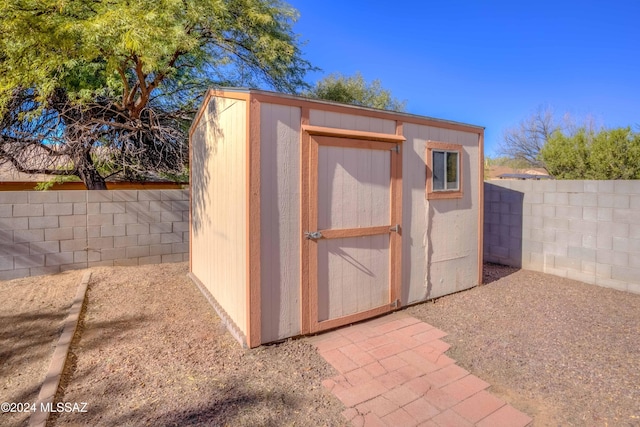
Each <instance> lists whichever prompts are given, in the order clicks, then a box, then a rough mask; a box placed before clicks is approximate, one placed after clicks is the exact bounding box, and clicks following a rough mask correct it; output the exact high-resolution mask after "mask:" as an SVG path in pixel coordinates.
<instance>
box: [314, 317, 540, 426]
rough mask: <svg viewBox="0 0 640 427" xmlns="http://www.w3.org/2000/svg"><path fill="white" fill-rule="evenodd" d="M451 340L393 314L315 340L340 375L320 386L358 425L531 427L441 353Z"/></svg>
mask: <svg viewBox="0 0 640 427" xmlns="http://www.w3.org/2000/svg"><path fill="white" fill-rule="evenodd" d="M445 335H446V333H444V332H442V331H441V330H439V329H436V328H434V327H433V326H431V325H428V324H426V323H423V322H420V321H419V320H417V319H415V318H413V317H411V316H409V315H407V314H405V313H401V312H398V313H394V314H391V315H388V316H384V317H381V318H378V319H374V320H371V321H368V322H364V323H361V324H358V325H355V326H349V327H345V328H342V329H339V330H336V331H333V332H329V333H326V334H322V335H318V336H315V337H312V338H310V342H311V343H312V344H313V345H315V346H316V348H317V349H318V352H319V353H320V355H322V357H324V358H325V359H326V360H327V362H329V363H330V364H331V365H333V367H334V368H335V369H336V370H337V371H338V372H339V373H340V374H339V375H336V376H335V377H333V378H330V379H327V380H325V381H324V382H323V384H324V386H325V387H327V388H329V389H330V390H331V391H332V392H333V393H334V394H335V395H336V396H337V397H338V399H340V400H341V401H342V403H344V405H345V406H346V408H347V409H345V411H344V412H343V415H344V416H345V417H346V418H347V420H349V421H351V423H352V424H353V425H354V426H367V427H368V426H396V427H398V426H434V427H435V426H456V427H457V426H474V425H475V426H488V427H499V426H509V427H524V426H527V425H529V424H531V422H532V421H533V420H532V419H531V418H530V417H529V416H527V415H525V414H523V413H522V412H520V411H518V410H516V409H514V408H513V407H512V406H510V405H507V404H506V402H504V401H503V400H501V399H498V398H497V397H495V396H493V395H491V394H490V393H488V392H487V391H486V390H485V389H486V388H487V387H489V384H488V383H486V382H484V381H482V380H481V379H480V378H478V377H476V376H474V375H471V374H469V372H467V371H466V370H464V369H462V368H461V367H460V366H458V365H456V363H455V360H453V359H451V358H449V357H447V356H446V355H445V354H444V352H445V351H447V350H448V349H449V344H447V343H445V342H444V341H441V340H440V338H442V337H444V336H445Z"/></svg>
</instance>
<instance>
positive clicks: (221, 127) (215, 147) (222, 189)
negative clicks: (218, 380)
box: [191, 98, 247, 333]
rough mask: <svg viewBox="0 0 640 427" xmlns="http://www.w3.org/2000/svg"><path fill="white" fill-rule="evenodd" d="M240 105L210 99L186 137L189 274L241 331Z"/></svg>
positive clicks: (243, 205) (243, 179)
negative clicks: (189, 186)
mask: <svg viewBox="0 0 640 427" xmlns="http://www.w3.org/2000/svg"><path fill="white" fill-rule="evenodd" d="M246 134H247V117H246V102H245V101H239V100H233V99H223V98H212V99H211V101H210V103H209V105H208V107H207V108H206V110H205V111H204V114H203V116H202V118H201V120H200V122H199V125H198V127H197V129H196V130H195V131H194V135H193V138H192V141H193V144H192V145H193V146H192V150H193V152H192V154H193V157H192V162H191V169H192V209H193V222H192V233H193V234H192V236H193V237H192V239H193V240H192V254H191V256H192V271H193V274H194V275H195V276H196V277H197V278H198V279H199V280H200V281H201V282H202V283H203V284H204V285H205V286H206V287H207V289H208V290H209V292H210V293H211V294H212V295H213V296H214V298H215V299H216V300H217V301H218V303H219V304H220V305H221V306H222V307H223V309H224V310H225V311H226V312H227V314H228V315H229V317H230V318H231V319H232V320H233V321H234V323H235V324H236V325H237V326H238V328H240V330H241V331H242V332H243V333H246V331H247V324H246V317H247V316H246V315H247V312H246V309H247V307H246V302H247V294H246V291H247V259H246V258H247V235H246V227H247V226H246V224H247V168H246V162H247V160H246V159H247V153H246V146H247V144H246Z"/></svg>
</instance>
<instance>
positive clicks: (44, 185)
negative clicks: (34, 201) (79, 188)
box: [33, 175, 79, 191]
mask: <svg viewBox="0 0 640 427" xmlns="http://www.w3.org/2000/svg"><path fill="white" fill-rule="evenodd" d="M74 181H75V182H77V181H79V180H78V178H77V177H75V176H70V175H59V176H54V177H53V178H51V179H50V180H48V181H44V182H39V183H37V184H36V186H35V187H33V189H34V190H36V191H48V190H51V188H52V187H53V186H54V185H55V184H62V183H65V182H74Z"/></svg>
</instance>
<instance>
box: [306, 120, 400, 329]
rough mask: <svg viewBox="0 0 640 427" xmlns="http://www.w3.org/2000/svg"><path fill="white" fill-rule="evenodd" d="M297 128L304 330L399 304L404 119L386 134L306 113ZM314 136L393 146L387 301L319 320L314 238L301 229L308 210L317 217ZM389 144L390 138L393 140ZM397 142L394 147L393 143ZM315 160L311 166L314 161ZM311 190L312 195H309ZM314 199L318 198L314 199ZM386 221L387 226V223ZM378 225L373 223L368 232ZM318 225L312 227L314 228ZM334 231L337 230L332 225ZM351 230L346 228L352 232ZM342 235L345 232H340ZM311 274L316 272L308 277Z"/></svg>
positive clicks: (375, 313)
mask: <svg viewBox="0 0 640 427" xmlns="http://www.w3.org/2000/svg"><path fill="white" fill-rule="evenodd" d="M302 122H303V123H302V133H301V143H302V148H301V150H300V152H301V165H302V168H301V195H300V198H301V233H300V235H301V240H302V244H301V261H302V262H301V304H302V307H301V315H302V319H301V325H302V333H303V334H307V333H310V332H320V331H323V330H327V329H332V328H335V327H338V326H342V325H346V324H350V323H354V322H358V321H360V320H364V319H368V318H371V317H375V316H378V315H381V314H384V313H387V312H389V311H392V310H394V309H397V308H399V307H400V306H401V304H402V303H401V298H400V297H401V288H402V264H401V262H402V226H401V223H402V146H403V144H402V143H403V142H404V141H405V137H404V136H403V135H402V123H400V122H396V134H384V133H376V132H364V131H354V130H348V129H336V128H327V127H320V126H309V125H308V116H306V117H305V115H304V114H303V117H302ZM313 136H329V137H336V138H341V139H343V140H342V141H341V142H340V143H336V144H323V145H334V146H341V147H352V148H361V149H367V148H369V149H389V150H390V152H391V174H390V175H391V176H390V184H389V185H390V188H389V190H390V193H389V203H390V210H389V217H390V218H389V224H390V225H392V226H393V225H396V224H397V225H398V231H397V232H392V233H390V238H389V304H385V305H383V306H379V307H376V308H373V309H370V310H366V311H363V312H359V313H354V314H350V315H347V316H342V317H339V318H335V319H329V320H325V321H322V322H319V321H318V282H317V272H318V265H317V263H318V253H317V250H318V249H317V244H316V243H315V242H311V241H310V240H308V239H306V238H305V235H304V233H305V232H307V231H309V225H310V222H311V218H312V215H314V218H315V222H316V223H317V215H318V212H317V209H313V208H314V206H312V203H311V201H312V199H313V197H315V198H316V200H317V197H318V179H317V175H313V176H312V174H313V171H314V169H315V170H316V173H317V166H318V147H319V144H318V143H317V142H316V141H314V140H313ZM391 144H394V145H393V146H392V145H391ZM395 147H398V148H397V150H396V149H392V148H395ZM312 165H315V168H314V167H312ZM312 196H313V197H312ZM316 204H317V203H316ZM385 227H386V226H385ZM379 228H382V227H371V230H369V232H378V231H380V230H376V229H379ZM366 230H367V229H363V231H362V234H359V233H356V234H358V235H367V234H368V232H367V231H366ZM312 231H316V230H312ZM332 233H333V234H334V236H332V237H338V236H339V235H340V231H332ZM351 234H353V233H349V235H351ZM344 237H346V236H344ZM312 276H314V277H312Z"/></svg>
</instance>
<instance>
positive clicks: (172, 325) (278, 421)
mask: <svg viewBox="0 0 640 427" xmlns="http://www.w3.org/2000/svg"><path fill="white" fill-rule="evenodd" d="M92 271H93V276H92V278H91V282H90V286H89V291H88V295H87V305H86V309H85V311H84V312H83V314H82V322H81V325H80V327H79V331H78V334H77V336H76V339H75V340H74V343H73V345H72V354H71V357H70V361H71V363H70V364H69V366H68V369H67V371H66V372H65V375H64V378H63V384H62V390H63V393H62V394H61V395H60V396H59V400H60V401H63V402H87V412H86V413H72V414H68V413H65V414H59V415H58V416H54V417H53V418H52V419H51V420H50V423H49V425H55V426H68V425H123V426H127V425H131V426H133V425H136V426H137V425H164V426H171V425H175V426H183V425H233V426H235V425H249V426H251V425H260V426H263V425H266V426H270V425H272V426H281V425H304V426H307V425H317V426H322V425H326V426H340V425H345V420H344V419H343V418H342V416H341V414H340V413H341V411H342V410H343V409H344V408H343V407H342V404H341V403H340V401H338V400H337V399H336V398H334V397H333V396H332V395H331V394H330V393H328V392H327V391H326V390H325V389H324V388H323V387H322V386H321V381H322V380H323V379H325V378H328V377H330V376H333V375H335V372H334V371H333V369H332V368H331V367H330V366H329V365H328V364H327V363H325V362H324V360H322V359H321V358H320V357H319V356H318V355H317V353H316V352H315V350H314V348H313V347H312V346H311V345H310V344H308V343H307V341H306V340H304V339H300V340H289V341H287V342H285V343H282V344H278V345H271V346H263V347H260V348H258V349H254V350H242V349H241V348H240V346H239V345H238V343H237V342H236V341H235V340H233V338H231V336H230V335H229V334H228V333H227V332H226V330H225V329H224V328H223V327H222V326H221V323H220V321H219V319H218V318H217V316H216V314H215V312H214V311H213V309H212V308H211V307H210V306H209V305H208V303H207V302H206V300H205V299H204V298H203V297H202V295H201V294H200V293H199V291H198V290H197V288H196V287H195V286H194V285H193V284H192V283H191V282H190V281H189V279H188V278H187V277H186V273H187V265H186V263H179V264H164V265H153V266H140V267H104V268H94V269H92ZM81 276H82V272H81V271H80V272H73V273H65V274H64V275H54V276H43V277H34V278H29V279H19V280H13V281H5V282H1V281H0V291H1V292H2V294H3V296H5V295H8V298H4V299H3V304H2V306H1V307H0V316H2V318H1V319H0V320H1V322H0V340H1V341H0V343H1V344H2V347H0V362H2V363H1V364H0V373H1V376H0V387H1V388H0V392H1V396H2V400H3V401H4V400H8V401H19V400H26V401H35V397H36V395H37V392H38V389H37V387H38V386H39V382H40V381H42V377H43V376H44V371H45V370H46V367H47V366H48V359H49V358H50V356H51V353H52V351H53V348H52V344H53V342H54V341H55V339H57V335H58V334H59V332H60V323H61V321H62V320H63V318H64V316H65V315H66V312H67V310H68V308H69V306H70V304H71V299H72V297H73V294H74V293H75V290H76V286H77V284H78V283H79V282H80V278H81ZM67 279H68V283H67ZM485 281H486V282H487V283H489V282H490V283H489V284H487V285H484V286H480V287H477V288H474V289H472V290H469V291H465V292H461V293H458V294H455V295H450V296H447V297H443V298H440V299H438V300H436V301H435V302H428V303H425V304H420V305H417V306H413V307H410V308H409V309H407V311H408V313H409V314H411V315H413V316H415V317H416V318H419V319H421V320H424V321H426V322H428V323H430V324H432V325H434V326H436V327H438V328H440V329H442V330H444V331H446V332H448V333H449V335H448V336H447V337H446V338H445V341H448V342H449V343H451V344H452V348H451V349H450V350H449V352H448V355H449V356H451V357H452V358H454V359H456V360H457V362H458V364H459V365H461V366H463V367H464V368H466V369H468V370H469V371H471V372H472V373H473V374H475V375H477V376H479V377H480V378H482V379H484V380H486V381H488V382H489V383H491V384H492V386H491V389H490V391H491V392H492V393H494V394H496V395H498V396H499V397H502V398H503V399H505V400H507V401H508V402H509V403H511V404H512V405H513V406H515V407H516V408H518V409H521V410H523V411H525V412H526V413H528V414H529V415H531V416H533V417H534V419H535V421H534V424H535V425H536V426H546V425H550V426H557V425H580V426H582V425H598V426H599V425H603V426H604V425H609V426H612V425H620V426H626V425H639V424H640V405H639V404H638V402H640V295H634V294H629V293H624V292H619V291H614V290H610V289H604V288H600V287H597V286H591V285H586V284H582V283H579V282H575V281H571V280H566V279H562V278H558V277H555V276H549V275H544V274H540V273H534V272H527V271H516V270H514V269H509V268H505V267H499V266H492V265H490V266H487V268H486V274H485ZM64 283H67V285H64ZM58 287H59V289H58V290H57V291H56V290H55V289H57V288H58ZM44 289H47V291H44ZM65 292H66V293H65ZM56 301H57V302H56ZM21 337H22V338H21ZM25 338H26V340H25ZM7 349H8V350H7ZM15 415H16V414H0V425H20V424H23V425H25V424H26V419H27V418H26V417H22V418H19V417H16V416H15Z"/></svg>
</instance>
